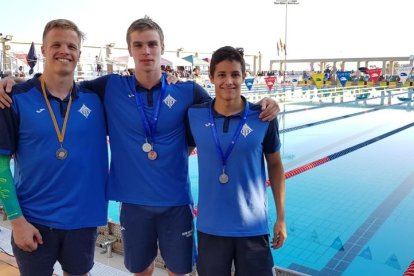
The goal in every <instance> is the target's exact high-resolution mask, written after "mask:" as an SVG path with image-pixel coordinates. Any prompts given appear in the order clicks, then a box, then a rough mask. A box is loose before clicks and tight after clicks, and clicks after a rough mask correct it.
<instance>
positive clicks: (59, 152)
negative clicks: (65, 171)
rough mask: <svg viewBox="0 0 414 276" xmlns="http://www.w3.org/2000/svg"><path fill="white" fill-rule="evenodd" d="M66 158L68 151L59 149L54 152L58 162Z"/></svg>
mask: <svg viewBox="0 0 414 276" xmlns="http://www.w3.org/2000/svg"><path fill="white" fill-rule="evenodd" d="M66 157H68V151H67V150H66V149H64V148H60V149H58V150H57V151H56V158H57V159H59V160H64V159H66Z"/></svg>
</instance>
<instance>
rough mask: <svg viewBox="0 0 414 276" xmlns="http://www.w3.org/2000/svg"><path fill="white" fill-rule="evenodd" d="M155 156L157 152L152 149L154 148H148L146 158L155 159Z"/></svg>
mask: <svg viewBox="0 0 414 276" xmlns="http://www.w3.org/2000/svg"><path fill="white" fill-rule="evenodd" d="M157 157H158V154H157V152H156V151H154V150H150V151H149V152H148V159H149V160H155V159H157Z"/></svg>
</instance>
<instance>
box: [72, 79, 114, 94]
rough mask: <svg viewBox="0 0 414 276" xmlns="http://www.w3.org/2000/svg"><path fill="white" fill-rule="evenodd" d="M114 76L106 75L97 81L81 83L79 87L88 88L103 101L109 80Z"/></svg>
mask: <svg viewBox="0 0 414 276" xmlns="http://www.w3.org/2000/svg"><path fill="white" fill-rule="evenodd" d="M112 76H113V75H112V74H110V75H105V76H102V77H98V78H96V79H93V80H87V81H81V82H80V83H79V86H80V87H81V88H86V89H88V90H91V91H93V92H95V93H96V94H98V95H99V97H100V98H101V99H103V98H104V97H105V92H106V91H105V90H106V85H107V83H108V81H109V79H110V78H111V77H112Z"/></svg>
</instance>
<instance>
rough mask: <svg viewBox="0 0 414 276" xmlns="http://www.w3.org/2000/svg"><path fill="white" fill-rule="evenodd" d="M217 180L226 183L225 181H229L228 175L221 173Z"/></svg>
mask: <svg viewBox="0 0 414 276" xmlns="http://www.w3.org/2000/svg"><path fill="white" fill-rule="evenodd" d="M219 181H220V183H221V184H226V183H227V182H229V176H228V175H227V174H225V173H222V174H220V176H219Z"/></svg>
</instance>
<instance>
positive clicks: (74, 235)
mask: <svg viewBox="0 0 414 276" xmlns="http://www.w3.org/2000/svg"><path fill="white" fill-rule="evenodd" d="M32 224H33V226H34V227H36V228H37V229H38V230H39V231H40V234H41V235H42V238H43V244H42V245H39V247H38V248H37V250H36V251H33V252H26V251H23V250H21V249H20V248H18V247H17V245H16V244H15V243H14V240H13V235H12V238H11V244H12V247H13V253H14V256H15V257H16V261H17V264H18V265H19V270H20V275H21V276H43V275H44V276H50V275H52V274H53V266H54V264H55V263H56V261H58V262H59V263H60V264H61V266H62V270H63V271H65V272H67V273H69V274H71V275H82V274H85V273H88V272H89V271H90V270H91V269H92V267H93V264H94V262H93V259H94V254H95V242H96V236H97V233H96V227H91V228H82V229H76V230H59V229H52V228H49V227H47V226H44V225H39V224H35V223H32Z"/></svg>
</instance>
